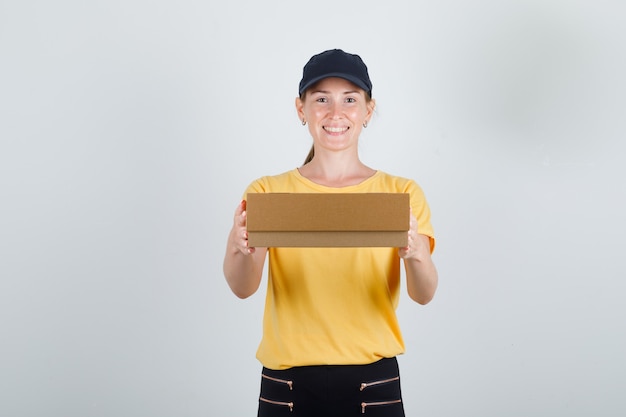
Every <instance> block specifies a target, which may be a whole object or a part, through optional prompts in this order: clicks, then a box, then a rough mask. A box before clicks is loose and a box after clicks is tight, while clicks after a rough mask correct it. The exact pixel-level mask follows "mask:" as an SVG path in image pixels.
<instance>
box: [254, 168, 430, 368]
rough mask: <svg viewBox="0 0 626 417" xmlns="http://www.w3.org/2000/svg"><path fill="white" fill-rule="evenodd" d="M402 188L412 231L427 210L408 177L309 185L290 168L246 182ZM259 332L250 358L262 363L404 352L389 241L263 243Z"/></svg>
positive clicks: (421, 226) (263, 187) (425, 229)
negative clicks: (379, 244) (377, 244)
mask: <svg viewBox="0 0 626 417" xmlns="http://www.w3.org/2000/svg"><path fill="white" fill-rule="evenodd" d="M270 192H273V193H276V192H283V193H286V192H289V193H298V192H301V193H315V192H319V193H409V194H410V201H411V209H412V212H413V215H414V216H415V217H416V218H417V221H418V232H419V233H421V234H424V235H427V236H429V237H430V241H431V251H432V250H433V249H434V246H435V245H434V244H435V240H434V234H433V229H432V226H431V224H430V209H429V207H428V204H427V202H426V199H425V198H424V193H423V191H422V189H421V188H420V187H419V185H417V183H415V181H413V180H410V179H406V178H401V177H397V176H392V175H389V174H386V173H384V172H381V171H378V172H376V174H374V175H373V176H372V177H370V178H368V179H366V180H365V181H363V182H362V183H360V184H358V185H354V186H348V187H340V188H332V187H326V186H323V185H319V184H316V183H314V182H312V181H310V180H308V179H307V178H305V177H303V176H302V175H300V173H299V171H298V170H297V169H294V170H291V171H288V172H285V173H283V174H280V175H276V176H267V177H262V178H259V179H257V180H256V181H254V182H253V183H252V184H251V185H250V186H249V187H248V189H247V191H246V193H270ZM268 257H269V268H268V271H269V274H268V285H267V296H266V301H265V312H264V317H263V337H262V340H261V343H260V345H259V348H258V351H257V358H258V359H259V361H260V362H261V363H262V364H263V366H265V367H267V368H270V369H287V368H290V367H293V366H302V365H325V364H330V365H350V364H367V363H372V362H375V361H377V360H379V359H381V358H383V357H393V356H395V355H398V354H401V353H403V352H404V341H403V339H402V333H401V331H400V327H399V325H398V320H397V317H396V308H397V306H398V300H399V296H400V258H399V257H398V249H397V248H269V249H268Z"/></svg>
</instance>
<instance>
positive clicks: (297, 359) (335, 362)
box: [224, 49, 438, 417]
mask: <svg viewBox="0 0 626 417" xmlns="http://www.w3.org/2000/svg"><path fill="white" fill-rule="evenodd" d="M374 107H375V101H374V99H373V98H372V83H371V81H370V78H369V74H368V71H367V67H366V65H365V64H364V63H363V61H362V60H361V58H360V57H359V56H358V55H353V54H349V53H346V52H344V51H342V50H339V49H334V50H328V51H325V52H322V53H320V54H317V55H315V56H313V57H312V58H311V59H310V60H309V62H308V63H307V64H306V65H305V67H304V70H303V77H302V81H301V82H300V86H299V97H297V98H296V110H297V113H298V116H299V118H300V121H301V122H302V124H303V125H308V129H309V132H310V134H311V136H312V138H313V147H312V149H311V152H310V153H309V156H308V157H307V158H306V161H305V164H304V165H303V166H301V167H299V168H296V169H293V170H291V171H288V172H285V173H283V174H280V175H274V176H265V177H261V178H259V179H257V180H255V181H253V182H252V183H251V185H250V186H249V187H248V189H247V190H246V194H247V193H268V192H283V193H284V192H289V193H409V195H410V205H411V218H410V230H409V231H408V246H407V247H402V248H371V247H367V248H252V247H249V246H248V241H247V232H246V201H245V197H244V200H243V201H242V202H241V203H240V204H239V205H238V207H237V208H236V210H235V217H234V224H233V227H232V229H231V231H230V234H229V237H228V243H227V249H226V255H225V258H224V275H225V277H226V280H227V282H228V284H229V286H230V288H231V289H232V291H233V292H234V293H235V294H236V295H237V296H238V297H240V298H246V297H248V296H250V295H252V294H254V293H255V292H256V291H257V289H258V288H259V285H260V282H261V278H262V274H263V268H264V263H265V260H266V258H268V260H269V273H268V287H267V296H266V303H265V313H264V319H263V337H262V340H261V343H260V346H259V348H258V351H257V358H258V359H259V361H260V362H261V364H262V365H263V369H262V375H261V393H260V396H259V409H258V416H259V417H270V416H271V417H280V416H283V415H284V416H291V417H301V416H311V417H312V416H315V417H320V416H325V417H334V416H336V417H349V416H357V415H363V414H366V415H370V416H386V417H400V416H404V408H403V404H402V395H401V390H400V375H399V370H398V364H397V361H396V355H399V354H402V353H403V352H404V342H403V339H402V334H401V331H400V328H399V325H398V320H397V317H396V312H395V311H396V307H397V304H398V300H399V295H400V293H399V291H400V286H401V285H400V274H401V264H404V268H405V272H406V273H405V275H406V288H407V291H408V294H409V296H410V297H411V298H412V299H413V300H415V301H416V302H418V303H420V304H426V303H428V302H429V301H430V300H431V299H432V298H433V296H434V294H435V290H436V288H437V283H438V276H437V270H436V268H435V265H434V264H433V261H432V259H431V253H432V251H433V249H434V245H435V240H434V234H433V229H432V226H431V223H430V209H429V207H428V204H427V202H426V199H425V197H424V194H423V192H422V190H421V188H420V187H419V186H418V184H417V183H416V182H415V181H413V180H411V179H406V178H401V177H398V176H393V175H390V174H387V173H385V172H382V171H378V170H375V169H372V168H370V167H368V166H366V165H365V164H364V163H363V162H362V161H361V160H360V159H359V154H358V141H359V134H360V133H361V130H362V129H363V128H366V127H367V125H368V123H369V122H370V120H371V117H372V114H373V112H374Z"/></svg>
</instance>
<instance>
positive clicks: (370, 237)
mask: <svg viewBox="0 0 626 417" xmlns="http://www.w3.org/2000/svg"><path fill="white" fill-rule="evenodd" d="M246 210H247V216H248V223H247V228H248V244H249V245H250V247H357V246H361V247H365V246H370V247H404V246H406V245H407V239H408V235H407V231H408V230H409V213H410V208H409V195H408V194H404V193H361V194H344V193H330V194H328V193H250V194H248V196H247V208H246Z"/></svg>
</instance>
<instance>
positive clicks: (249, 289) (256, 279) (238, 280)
mask: <svg viewBox="0 0 626 417" xmlns="http://www.w3.org/2000/svg"><path fill="white" fill-rule="evenodd" d="M266 254H267V248H249V247H248V232H247V231H246V202H245V200H244V201H242V202H241V203H240V204H239V205H238V206H237V209H236V210H235V219H234V222H233V227H232V229H231V230H230V234H229V235H228V243H227V245H226V255H224V276H225V277H226V282H228V285H229V286H230V289H231V290H232V291H233V293H234V294H235V295H236V296H237V297H239V298H247V297H249V296H251V295H252V294H254V293H255V292H256V291H257V290H258V289H259V285H260V284H261V278H262V276H263V265H264V263H265V257H266Z"/></svg>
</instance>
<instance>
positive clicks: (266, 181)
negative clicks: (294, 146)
mask: <svg viewBox="0 0 626 417" xmlns="http://www.w3.org/2000/svg"><path fill="white" fill-rule="evenodd" d="M296 178H297V170H296V169H292V170H290V171H286V172H282V173H280V174H276V175H266V176H263V177H259V178H257V179H255V180H254V181H252V183H250V185H249V186H248V188H247V190H246V192H252V193H270V192H285V190H286V189H287V188H289V184H291V183H293V182H294V180H296Z"/></svg>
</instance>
